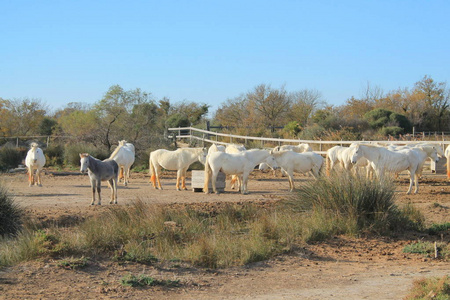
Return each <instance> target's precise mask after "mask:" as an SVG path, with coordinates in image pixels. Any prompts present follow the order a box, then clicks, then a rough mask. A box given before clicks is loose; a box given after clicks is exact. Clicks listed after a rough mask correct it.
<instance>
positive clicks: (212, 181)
mask: <svg viewBox="0 0 450 300" xmlns="http://www.w3.org/2000/svg"><path fill="white" fill-rule="evenodd" d="M217 175H219V172H218V171H213V172H212V174H211V185H212V189H213V193H216V194H219V191H217V189H216V181H217Z"/></svg>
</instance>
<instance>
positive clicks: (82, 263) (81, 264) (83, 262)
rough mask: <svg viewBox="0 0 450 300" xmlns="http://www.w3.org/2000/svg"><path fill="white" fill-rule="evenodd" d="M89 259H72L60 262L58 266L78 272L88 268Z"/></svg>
mask: <svg viewBox="0 0 450 300" xmlns="http://www.w3.org/2000/svg"><path fill="white" fill-rule="evenodd" d="M88 263H89V258H87V257H84V256H82V257H78V258H75V257H70V258H67V259H64V260H61V261H60V262H58V266H59V267H61V268H64V269H70V270H76V269H83V268H85V267H87V266H88Z"/></svg>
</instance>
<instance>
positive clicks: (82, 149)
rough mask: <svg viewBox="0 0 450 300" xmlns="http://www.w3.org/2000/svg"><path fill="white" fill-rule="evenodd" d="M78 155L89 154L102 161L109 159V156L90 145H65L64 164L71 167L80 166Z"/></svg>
mask: <svg viewBox="0 0 450 300" xmlns="http://www.w3.org/2000/svg"><path fill="white" fill-rule="evenodd" d="M80 153H89V154H90V155H91V156H93V157H95V158H98V159H100V160H104V159H106V158H108V157H109V154H108V153H107V152H106V151H104V150H101V149H99V148H97V147H95V146H93V145H91V144H83V143H80V144H73V145H70V144H69V145H66V147H65V151H64V163H65V164H66V165H71V166H79V165H80Z"/></svg>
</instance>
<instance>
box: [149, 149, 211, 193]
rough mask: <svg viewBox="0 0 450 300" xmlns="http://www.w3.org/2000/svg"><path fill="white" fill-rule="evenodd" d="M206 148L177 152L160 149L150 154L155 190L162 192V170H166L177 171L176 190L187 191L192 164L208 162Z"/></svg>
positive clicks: (151, 179)
mask: <svg viewBox="0 0 450 300" xmlns="http://www.w3.org/2000/svg"><path fill="white" fill-rule="evenodd" d="M206 153H207V152H206V148H179V149H177V150H175V151H169V150H166V149H158V150H155V151H153V152H151V153H150V161H149V164H150V174H151V177H150V182H151V183H152V185H153V187H154V188H155V189H157V188H159V189H161V190H162V186H161V182H160V178H159V177H160V176H159V175H160V174H159V173H160V171H161V168H164V169H166V170H177V183H176V189H177V190H178V191H180V184H181V189H184V190H187V188H186V172H187V169H188V168H189V166H190V165H191V164H193V163H194V162H196V161H200V162H201V163H202V164H204V163H205V160H206Z"/></svg>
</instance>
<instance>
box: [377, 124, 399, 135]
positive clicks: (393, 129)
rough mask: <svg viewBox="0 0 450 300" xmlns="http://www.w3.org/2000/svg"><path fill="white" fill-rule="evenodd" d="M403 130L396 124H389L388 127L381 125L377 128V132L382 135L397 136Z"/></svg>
mask: <svg viewBox="0 0 450 300" xmlns="http://www.w3.org/2000/svg"><path fill="white" fill-rule="evenodd" d="M403 132H404V130H403V128H401V127H398V126H389V127H383V128H381V129H380V130H379V133H380V134H381V135H382V136H388V135H392V136H398V135H399V134H402V133H403Z"/></svg>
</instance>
